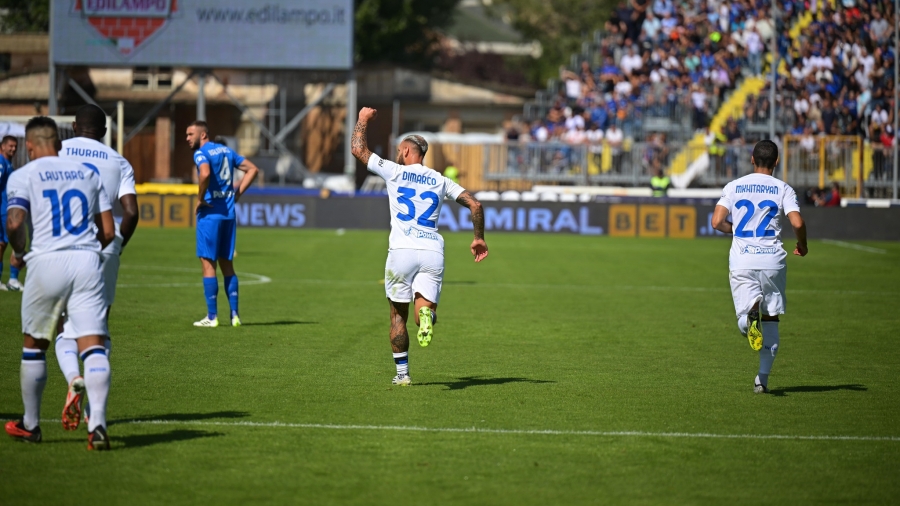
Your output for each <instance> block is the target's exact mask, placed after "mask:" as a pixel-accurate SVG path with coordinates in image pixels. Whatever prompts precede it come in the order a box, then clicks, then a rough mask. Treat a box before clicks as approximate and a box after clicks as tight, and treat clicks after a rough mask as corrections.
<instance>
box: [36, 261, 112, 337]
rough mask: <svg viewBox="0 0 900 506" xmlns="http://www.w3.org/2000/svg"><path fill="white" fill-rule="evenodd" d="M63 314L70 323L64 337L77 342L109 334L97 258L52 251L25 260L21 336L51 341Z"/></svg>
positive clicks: (101, 276) (101, 277) (101, 278)
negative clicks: (63, 313) (78, 339)
mask: <svg viewBox="0 0 900 506" xmlns="http://www.w3.org/2000/svg"><path fill="white" fill-rule="evenodd" d="M63 311H65V312H66V314H67V316H68V323H69V324H68V325H67V326H66V332H64V335H63V337H66V338H69V339H77V338H79V337H85V336H105V335H106V334H107V333H108V330H107V328H106V301H105V300H104V297H103V275H102V272H101V268H100V255H99V254H97V253H95V252H92V251H79V250H66V251H54V252H52V253H44V254H42V255H39V256H37V257H34V258H31V259H29V260H28V274H27V275H26V278H25V291H24V293H23V294H22V332H23V333H25V334H28V335H30V336H31V337H33V338H35V339H52V338H53V337H55V336H56V325H57V322H58V321H59V317H60V314H62V312H63Z"/></svg>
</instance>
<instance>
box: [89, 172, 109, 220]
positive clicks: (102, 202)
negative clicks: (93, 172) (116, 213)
mask: <svg viewBox="0 0 900 506" xmlns="http://www.w3.org/2000/svg"><path fill="white" fill-rule="evenodd" d="M96 179H97V190H98V191H97V200H96V202H92V203H91V210H92V211H93V213H94V214H99V213H105V212H106V211H111V210H112V206H111V205H110V203H109V197H108V196H107V195H106V190H104V189H103V180H102V179H100V177H99V176H97V177H96Z"/></svg>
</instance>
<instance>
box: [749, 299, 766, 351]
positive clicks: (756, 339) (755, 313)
mask: <svg viewBox="0 0 900 506" xmlns="http://www.w3.org/2000/svg"><path fill="white" fill-rule="evenodd" d="M747 340H748V341H750V347H751V348H753V351H759V350H761V349H762V346H763V334H762V322H760V319H759V310H758V309H754V310H752V311H750V312H749V313H747Z"/></svg>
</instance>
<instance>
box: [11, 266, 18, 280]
mask: <svg viewBox="0 0 900 506" xmlns="http://www.w3.org/2000/svg"><path fill="white" fill-rule="evenodd" d="M9 279H11V280H12V279H15V280H16V281H18V280H19V268H18V267H16V266H15V265H10V266H9Z"/></svg>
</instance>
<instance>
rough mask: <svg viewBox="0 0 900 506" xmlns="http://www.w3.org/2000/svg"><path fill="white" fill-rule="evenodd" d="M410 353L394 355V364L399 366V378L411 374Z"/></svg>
mask: <svg viewBox="0 0 900 506" xmlns="http://www.w3.org/2000/svg"><path fill="white" fill-rule="evenodd" d="M408 357H409V352H408V351H404V352H403V353H394V364H395V365H396V366H397V376H405V375H407V374H409V358H408Z"/></svg>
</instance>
